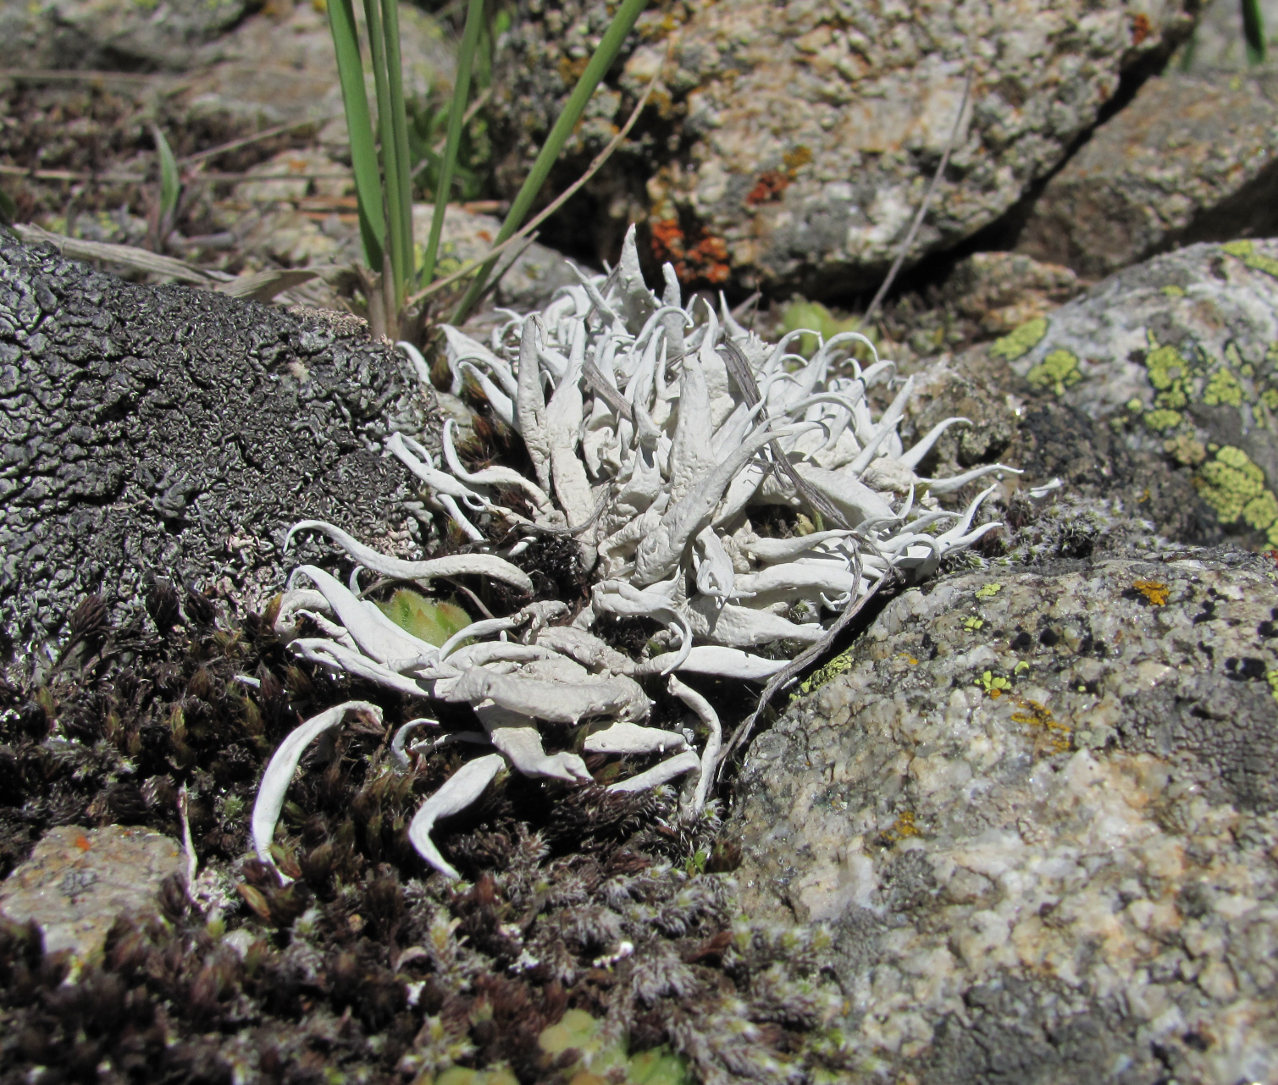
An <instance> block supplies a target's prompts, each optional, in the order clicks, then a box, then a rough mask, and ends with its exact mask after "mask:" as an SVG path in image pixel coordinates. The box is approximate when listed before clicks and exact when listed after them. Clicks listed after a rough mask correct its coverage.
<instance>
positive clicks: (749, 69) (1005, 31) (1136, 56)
mask: <svg viewBox="0 0 1278 1085" xmlns="http://www.w3.org/2000/svg"><path fill="white" fill-rule="evenodd" d="M1191 10H1193V6H1192V5H1187V4H1181V3H1173V2H1167V3H1159V4H1155V5H1153V6H1152V7H1150V8H1148V9H1146V12H1145V13H1144V14H1142V15H1140V16H1139V17H1136V16H1132V15H1131V13H1130V12H1128V11H1127V10H1125V9H1122V8H1118V7H1103V6H1102V7H1099V8H1098V7H1096V6H1095V5H1089V4H1085V3H1081V2H1080V3H1069V4H1047V3H1040V2H1032V3H1023V2H1013V0H1001V2H998V3H986V4H962V5H957V6H954V5H951V6H946V5H941V6H931V7H926V8H914V7H910V6H908V5H906V6H900V5H895V6H894V5H884V4H872V5H865V4H849V3H838V4H833V5H832V4H829V3H821V4H816V3H810V2H806V0H790V2H788V3H785V4H782V5H773V4H758V3H753V2H751V0H725V2H718V3H710V2H708V0H694V2H692V3H689V4H685V5H682V6H681V7H680V8H679V9H678V10H677V12H676V11H665V10H664V9H663V10H654V11H652V12H650V13H648V14H647V15H646V16H644V18H643V19H642V20H641V21H640V23H639V26H638V29H637V31H636V37H637V40H638V42H639V44H638V45H636V46H635V47H634V48H633V50H632V51H631V52H630V53H629V55H628V56H627V57H626V59H625V61H624V66H623V68H622V70H621V74H620V75H619V76H615V77H613V78H612V80H611V81H610V83H609V85H608V87H607V88H606V89H605V90H604V91H602V92H601V93H600V94H599V95H598V96H597V97H596V99H595V100H594V102H592V104H591V106H590V108H589V110H588V113H587V116H586V119H585V120H584V121H583V123H582V124H581V126H580V127H579V129H578V132H577V137H576V140H575V142H574V143H573V144H572V145H571V146H570V149H569V153H568V155H567V156H566V159H565V161H564V163H563V170H562V172H561V174H560V178H561V180H566V179H568V178H569V177H571V176H575V175H576V173H577V172H580V169H581V167H582V166H583V165H584V163H585V161H586V160H587V159H588V157H589V155H591V154H593V153H595V152H596V151H597V150H599V148H600V147H601V146H602V145H603V143H604V142H606V141H607V139H609V138H610V137H611V135H612V133H613V132H615V130H616V125H618V124H620V123H621V121H622V120H623V118H624V117H625V116H626V115H627V113H628V111H629V110H630V108H631V107H632V105H633V103H634V101H635V100H636V99H637V96H638V93H639V92H640V90H641V89H642V87H643V86H644V85H645V84H646V83H647V80H648V79H649V78H650V77H651V75H652V74H653V73H655V72H656V71H657V70H658V69H659V68H660V67H661V64H662V61H663V59H664V57H665V56H666V52H667V49H669V50H670V54H671V59H670V62H669V65H668V66H667V69H666V70H665V71H664V72H663V74H662V76H661V79H660V81H659V83H658V87H657V90H656V92H655V96H654V103H655V104H654V105H653V106H650V110H649V115H650V119H649V120H648V121H647V122H646V124H645V125H644V126H643V127H642V128H641V130H640V131H639V134H638V135H637V136H636V137H635V139H634V141H633V142H634V146H633V147H632V148H631V149H629V150H627V151H624V152H622V153H619V154H618V155H616V156H614V158H613V159H612V160H611V161H610V163H609V164H608V165H607V166H606V167H605V168H604V171H603V173H602V174H601V175H600V176H599V177H598V178H597V179H596V181H595V182H594V183H593V191H594V193H595V195H596V197H597V201H598V206H599V207H600V208H601V211H600V214H599V216H598V221H597V222H596V224H595V226H594V230H595V238H594V240H595V243H596V244H597V245H598V246H599V247H600V249H601V250H602V251H607V248H608V246H609V245H610V244H611V243H612V241H613V240H614V238H615V236H616V235H617V234H619V231H620V230H621V229H623V228H624V225H625V222H624V220H625V219H626V218H628V217H633V218H636V219H638V220H639V221H642V222H645V223H646V224H647V226H648V227H649V232H650V234H651V237H652V239H653V251H654V255H655V256H657V257H658V258H659V259H670V260H672V261H674V262H676V263H677V264H678V265H680V266H681V268H682V273H683V276H684V278H685V280H688V281H695V282H698V283H700V284H707V283H708V284H711V285H715V284H718V283H721V282H724V281H728V280H731V281H732V282H733V283H734V284H735V285H736V286H739V287H746V288H753V287H759V288H761V289H763V290H766V291H771V292H776V291H780V290H786V289H795V290H799V291H802V292H804V293H806V294H808V295H809V296H812V297H817V296H828V295H831V294H833V293H837V292H840V291H843V292H846V291H848V290H851V289H855V288H861V287H865V286H867V285H874V284H876V283H877V280H878V278H879V276H880V275H881V274H882V272H883V270H884V269H885V268H886V267H887V265H888V264H889V262H890V261H891V259H892V256H893V254H894V252H895V250H896V248H897V246H898V245H899V244H900V241H901V240H902V238H903V237H904V236H905V234H906V232H907V229H908V226H909V222H910V219H911V217H912V216H913V214H914V211H915V209H916V207H917V206H918V204H919V202H920V200H921V198H922V195H923V192H924V189H925V188H926V186H927V183H928V179H929V177H930V175H931V174H932V173H933V172H934V170H935V168H936V166H937V163H938V162H939V160H940V157H941V154H942V152H943V150H944V147H945V145H946V143H947V142H948V140H949V136H950V132H951V129H952V127H953V126H954V122H955V118H956V115H957V114H958V112H959V104H960V101H961V99H962V96H963V87H964V81H965V73H966V71H967V70H968V68H969V66H970V70H971V72H972V75H973V92H972V99H971V103H970V106H969V108H968V109H967V110H966V116H965V118H964V120H963V121H962V123H961V124H960V126H959V130H958V136H957V139H956V145H955V148H954V153H953V156H952V158H951V162H950V165H949V168H948V170H947V176H946V178H945V179H944V180H943V181H942V183H941V185H940V187H939V191H938V194H937V198H936V201H935V203H934V205H933V210H932V211H931V213H930V214H929V215H928V218H927V221H926V223H925V224H924V227H923V229H922V230H921V231H920V233H919V236H918V238H917V239H916V241H915V242H914V244H913V245H912V247H911V251H910V256H911V258H912V259H915V260H917V259H918V258H919V257H920V256H922V255H923V254H925V253H927V252H931V251H935V250H938V249H944V248H946V247H949V246H952V245H954V244H955V243H957V242H958V241H960V240H962V239H965V238H967V237H970V236H971V235H972V234H973V233H974V232H975V231H977V230H979V229H980V228H981V227H983V226H985V225H987V224H989V223H990V222H992V221H994V220H996V219H997V218H998V217H999V216H1001V215H1002V214H1003V213H1004V212H1005V211H1007V209H1008V208H1010V207H1011V206H1012V205H1013V204H1014V203H1015V202H1016V201H1017V200H1019V199H1020V198H1021V196H1022V195H1023V193H1024V191H1025V189H1026V186H1028V185H1030V184H1032V183H1033V182H1034V181H1036V180H1039V179H1041V178H1043V177H1045V176H1046V175H1047V173H1048V172H1049V171H1050V170H1052V169H1053V168H1055V167H1056V166H1057V165H1059V164H1060V163H1061V162H1062V161H1063V160H1064V158H1065V157H1066V155H1067V153H1068V150H1069V148H1070V146H1071V144H1072V143H1073V142H1074V141H1075V140H1076V139H1077V138H1078V137H1079V136H1080V135H1082V134H1083V133H1085V132H1086V131H1087V130H1088V129H1089V128H1090V127H1091V126H1093V125H1094V124H1095V123H1096V121H1097V118H1098V114H1099V112H1100V110H1101V109H1102V107H1103V106H1104V105H1105V104H1106V103H1107V102H1109V101H1110V100H1111V99H1112V98H1113V96H1114V95H1115V93H1116V91H1117V90H1118V86H1119V81H1120V78H1122V76H1123V74H1124V73H1135V72H1136V71H1137V70H1138V69H1139V70H1148V68H1149V66H1150V65H1151V64H1153V63H1154V62H1155V61H1156V60H1157V59H1158V58H1161V57H1164V56H1166V55H1167V53H1168V52H1169V51H1170V49H1171V48H1172V47H1173V46H1174V45H1175V44H1176V43H1177V42H1178V41H1180V40H1182V39H1183V38H1184V37H1185V36H1186V35H1187V34H1188V33H1189V32H1190V30H1191V29H1192V25H1193V18H1192V16H1191V14H1189V12H1190V11H1191ZM607 18H608V15H607V10H606V7H605V5H604V4H601V3H598V2H593V0H575V2H573V3H568V4H553V5H551V4H544V3H541V2H540V0H528V2H527V3H525V4H523V5H522V7H521V11H520V14H519V16H518V17H517V18H516V19H515V21H514V26H513V28H512V31H511V34H510V36H509V38H510V48H509V51H508V54H507V58H506V60H505V62H504V66H503V68H502V71H501V73H500V78H499V79H498V81H497V83H496V93H495V96H494V101H493V109H494V111H495V113H496V117H497V121H496V132H495V135H496V143H497V145H498V146H502V145H506V146H509V148H510V153H509V154H508V156H507V157H506V160H505V161H504V162H502V163H500V168H499V171H498V172H499V176H500V177H501V179H502V181H503V183H504V184H505V185H506V186H507V187H511V186H513V185H514V184H515V183H517V181H518V180H520V179H522V175H523V172H524V170H525V169H526V167H527V163H528V162H530V161H531V156H532V154H533V153H534V152H535V151H536V150H537V149H538V148H539V147H540V144H541V140H542V139H543V137H544V135H545V132H546V131H547V128H548V125H549V124H550V122H551V119H552V118H553V116H554V115H555V113H556V110H557V105H558V103H559V102H561V101H562V100H563V99H564V98H565V97H566V95H567V93H568V91H569V89H570V88H571V85H572V82H573V80H574V79H575V76H576V74H577V73H578V72H579V71H580V69H581V67H582V65H583V64H584V62H585V57H586V56H587V55H588V53H589V49H590V47H591V46H592V45H593V43H594V42H595V41H597V40H598V38H599V36H600V35H601V34H602V31H603V28H604V26H605V25H606V23H607ZM636 152H637V153H636ZM637 156H638V160H636V159H637ZM575 240H577V241H578V243H580V239H575Z"/></svg>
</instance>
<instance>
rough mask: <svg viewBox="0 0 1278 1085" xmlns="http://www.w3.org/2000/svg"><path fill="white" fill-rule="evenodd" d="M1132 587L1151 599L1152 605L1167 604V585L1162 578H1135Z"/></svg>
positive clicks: (1150, 603)
mask: <svg viewBox="0 0 1278 1085" xmlns="http://www.w3.org/2000/svg"><path fill="white" fill-rule="evenodd" d="M1132 587H1133V588H1135V589H1136V590H1137V591H1138V592H1140V593H1141V595H1143V596H1144V597H1145V598H1146V599H1148V600H1149V605H1150V606H1151V607H1162V606H1166V605H1167V591H1168V589H1167V585H1166V584H1164V583H1163V582H1162V581H1161V580H1135V581H1133V582H1132Z"/></svg>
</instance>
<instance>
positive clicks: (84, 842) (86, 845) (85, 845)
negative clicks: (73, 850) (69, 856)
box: [75, 833, 93, 851]
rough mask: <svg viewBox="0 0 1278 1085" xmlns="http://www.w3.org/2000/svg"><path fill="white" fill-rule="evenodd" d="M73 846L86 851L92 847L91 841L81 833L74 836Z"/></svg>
mask: <svg viewBox="0 0 1278 1085" xmlns="http://www.w3.org/2000/svg"><path fill="white" fill-rule="evenodd" d="M75 846H76V847H77V848H79V849H80V850H81V851H88V850H89V849H90V848H91V847H93V841H91V840H90V839H89V838H88V837H87V836H85V835H84V834H83V833H81V834H80V835H79V836H77V837H76V838H75Z"/></svg>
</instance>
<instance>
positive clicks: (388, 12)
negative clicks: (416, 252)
mask: <svg viewBox="0 0 1278 1085" xmlns="http://www.w3.org/2000/svg"><path fill="white" fill-rule="evenodd" d="M381 17H382V18H381V23H382V40H383V50H382V57H383V63H384V64H385V66H386V106H385V113H384V114H383V112H382V104H381V100H380V99H379V100H378V114H379V120H381V121H382V168H383V173H384V176H385V178H386V215H387V221H386V227H387V231H388V233H389V235H390V249H391V266H392V268H393V269H394V273H395V302H396V305H398V306H402V305H403V304H404V298H405V297H406V296H407V295H408V286H409V282H410V281H411V279H412V275H413V182H412V177H411V175H410V168H409V167H410V162H409V152H408V111H407V110H406V109H405V107H404V73H403V67H402V62H401V59H400V48H399V0H381Z"/></svg>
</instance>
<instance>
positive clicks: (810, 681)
mask: <svg viewBox="0 0 1278 1085" xmlns="http://www.w3.org/2000/svg"><path fill="white" fill-rule="evenodd" d="M851 669H852V649H851V648H849V649H848V650H847V651H846V652H842V653H840V654H839V655H837V656H835V657H834V658H833V659H832V660H830V661H829V662H828V663H823V664H822V665H821V666H819V667H818V668H817V669H816V670H814V671H813V672H812V673H811V674H810V675H808V676H807V678H805V679H804V680H803V681H802V682H801V683H800V684H799V688H798V689H797V690H795V695H796V696H803V695H805V694H808V693H811V692H812V691H813V690H817V689H820V688H821V687H822V686H824V685H825V684H826V683H827V682H828V681H830V679H831V678H837V677H838V676H839V675H841V674H842V673H843V672H844V671H849V670H851Z"/></svg>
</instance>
